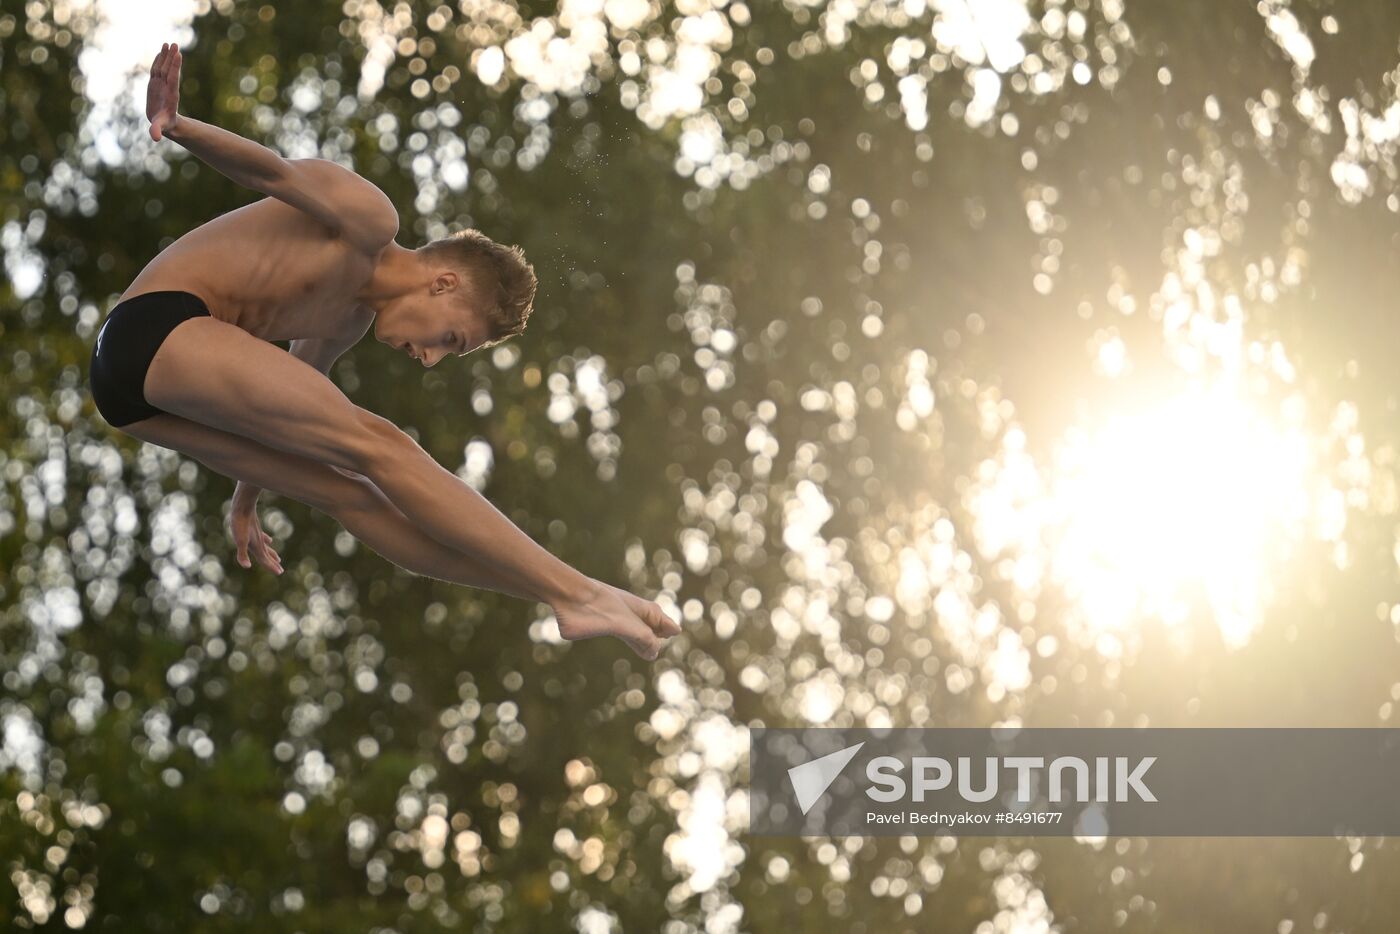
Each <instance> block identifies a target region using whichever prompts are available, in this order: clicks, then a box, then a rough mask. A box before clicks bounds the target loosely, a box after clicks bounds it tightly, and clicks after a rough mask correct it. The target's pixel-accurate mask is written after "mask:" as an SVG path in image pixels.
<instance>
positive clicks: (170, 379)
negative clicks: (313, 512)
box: [90, 44, 680, 659]
mask: <svg viewBox="0 0 1400 934" xmlns="http://www.w3.org/2000/svg"><path fill="white" fill-rule="evenodd" d="M180 65H181V57H180V50H179V49H178V48H176V47H175V46H174V45H173V44H170V45H163V46H162V47H161V51H160V54H159V55H157V56H156V58H155V61H154V63H153V64H152V66H151V77H150V85H149V87H148V90H147V97H146V116H147V119H149V120H150V124H151V127H150V133H151V138H152V139H154V140H156V141H159V140H161V139H163V138H167V137H168V138H169V139H171V140H174V141H175V142H177V143H179V144H180V145H181V146H183V147H185V148H186V149H188V150H189V151H190V152H192V153H194V154H195V155H196V156H198V157H199V158H200V159H202V160H203V161H204V162H207V163H208V164H209V165H210V166H212V167H213V168H215V169H217V170H218V171H219V172H221V173H222V174H224V175H226V176H227V177H228V178H230V179H232V180H233V181H235V182H237V183H239V184H240V185H243V186H245V187H247V188H251V189H253V190H255V191H259V192H261V193H263V194H264V195H267V196H268V197H266V198H264V199H263V200H260V201H258V202H256V203H253V204H250V205H247V206H246V207H242V208H239V209H238V210H236V211H232V212H230V213H228V214H225V215H223V216H221V217H217V218H215V219H214V220H211V221H209V222H208V223H206V224H203V225H202V226H200V227H198V228H196V229H195V230H192V231H190V232H189V233H187V234H185V235H184V236H183V237H181V238H180V239H178V240H176V241H175V242H174V243H172V244H171V245H170V246H169V247H167V248H166V249H165V250H163V251H162V252H161V253H160V254H159V255H158V256H156V257H155V258H154V259H153V260H152V261H151V262H150V264H149V265H147V266H146V267H145V269H143V270H142V271H141V273H140V274H139V275H138V276H137V277H136V279H135V281H133V282H132V283H131V286H130V287H129V288H128V289H127V290H126V291H125V292H124V293H123V294H122V296H121V300H120V301H119V302H118V303H117V305H116V306H115V307H113V309H112V311H111V313H110V314H109V315H108V317H107V320H106V321H105V322H104V323H103V325H102V329H101V330H100V331H99V333H98V336H97V342H96V345H95V347H94V349H93V354H92V364H91V371H90V383H91V389H92V396H93V400H94V402H95V403H96V405H97V408H98V410H99V411H100V412H101V414H102V416H103V417H104V418H105V419H106V420H107V422H108V423H109V424H111V425H112V426H113V427H115V428H120V429H121V430H122V431H124V432H126V433H127V434H129V435H132V436H133V437H136V438H138V439H140V440H142V441H147V442H150V443H152V444H158V445H161V446H163V447H167V448H172V449H174V450H177V451H180V452H182V453H184V454H186V455H188V456H189V457H192V458H194V459H195V460H197V461H199V462H200V463H202V464H204V465H205V466H206V467H209V468H210V469H212V470H215V471H218V472H219V473H222V474H224V475H226V476H228V477H231V478H233V479H234V480H236V481H237V486H236V489H235V493H234V497H233V509H232V526H233V534H234V538H235V541H236V544H237V548H238V560H239V563H240V564H241V565H242V566H243V567H250V566H251V564H250V562H249V555H250V554H251V555H252V557H253V558H254V559H255V560H256V561H257V562H258V563H259V564H260V565H262V566H263V567H265V568H267V569H268V570H270V571H273V572H275V573H278V574H280V573H281V572H282V565H281V559H280V558H279V557H278V555H277V553H276V552H275V551H274V550H273V548H272V539H271V537H270V536H268V535H267V534H266V533H265V532H264V531H263V530H262V528H261V526H260V525H259V523H258V520H257V513H256V509H255V506H256V501H257V497H258V493H259V491H260V489H269V490H272V491H274V492H276V493H280V494H282V495H285V496H289V497H291V498H293V499H296V500H298V501H300V502H303V503H305V504H307V505H308V506H311V507H312V508H314V509H317V510H319V511H321V512H324V513H326V514H328V515H330V516H332V517H333V518H335V519H336V520H337V521H338V522H339V523H340V524H341V525H342V526H344V527H345V529H346V530H347V531H349V532H350V533H351V534H352V535H354V536H355V537H356V538H357V539H359V540H360V541H362V542H364V543H365V544H366V545H368V546H369V547H370V548H372V549H373V550H374V551H376V552H377V553H379V554H380V555H382V556H383V557H384V558H386V559H387V560H389V561H392V562H393V563H395V564H397V565H399V566H400V567H403V568H406V569H407V570H410V571H412V572H414V573H417V574H421V575H425V576H428V577H434V578H438V579H440V580H446V581H452V582H455V583H459V584H465V585H467V586H471V587H483V588H488V589H491V590H497V591H500V592H502V593H506V594H510V595H512V596H516V597H521V598H523V599H527V600H533V601H538V602H543V603H547V604H548V605H549V606H550V607H551V608H552V609H553V610H554V613H555V616H556V618H557V619H558V622H559V632H560V635H561V636H563V638H565V639H569V640H575V639H584V638H589V637H592V636H599V635H612V636H617V637H618V638H620V639H622V640H623V641H624V642H625V643H627V645H628V646H630V647H631V648H632V650H633V651H635V652H636V653H637V654H638V655H640V656H642V657H643V658H646V659H654V658H656V656H657V654H658V653H659V652H660V650H661V644H662V640H663V639H665V638H668V637H670V636H672V635H675V634H676V633H678V632H679V631H680V627H679V625H678V624H677V623H676V622H675V621H674V620H672V619H671V618H670V617H668V616H667V615H666V614H665V613H664V612H663V611H662V610H661V608H660V607H659V606H658V605H657V604H655V603H653V602H651V601H649V600H644V599H642V598H640V597H637V596H635V595H633V594H630V593H628V592H626V591H624V590H621V589H619V588H617V587H613V586H611V585H609V584H606V583H603V582H601V581H598V580H594V579H591V578H589V577H587V576H585V575H584V574H582V573H580V572H579V571H577V570H575V569H574V568H572V567H570V566H568V565H567V564H565V563H564V562H562V561H560V560H559V559H558V558H556V557H554V556H553V555H551V554H550V553H549V552H548V551H546V550H545V549H544V548H542V547H541V546H540V545H538V544H536V543H535V542H534V541H533V540H532V539H531V538H530V537H529V536H528V535H526V534H525V533H524V532H522V531H521V530H520V529H518V528H517V527H516V526H515V525H514V524H512V523H511V522H510V520H508V519H507V518H506V517H505V516H504V515H502V514H501V513H500V512H498V511H497V510H496V509H495V508H494V507H492V506H491V504H490V503H488V502H487V501H486V500H485V499H484V498H483V497H482V496H481V495H480V494H478V493H477V492H476V491H475V490H473V489H472V488H471V487H470V486H468V485H467V484H465V483H463V482H462V481H461V480H460V479H459V478H458V477H457V476H456V475H454V474H453V473H452V472H451V471H449V470H447V469H445V468H444V467H442V466H441V465H440V464H438V463H437V462H436V461H435V460H434V459H433V458H432V457H431V456H430V455H429V454H428V453H427V452H426V451H424V450H423V449H422V448H421V447H420V446H419V445H418V444H417V443H415V442H414V441H413V439H412V438H410V437H409V436H408V435H407V434H405V433H404V432H403V431H402V430H400V429H399V428H398V427H397V426H395V425H394V424H393V423H392V422H390V421H388V420H387V419H385V418H382V417H380V416H378V415H376V414H374V413H372V412H369V411H366V410H365V409H362V408H360V407H358V406H356V405H354V404H353V403H352V402H351V401H350V400H349V399H348V398H346V396H345V395H344V394H343V393H342V392H341V391H340V390H339V389H338V388H337V387H336V386H335V384H334V383H332V382H331V380H330V379H329V378H328V377H327V373H328V371H329V370H330V367H331V364H332V362H334V361H335V360H336V358H337V357H339V356H340V355H341V354H342V353H343V352H344V351H346V350H348V349H349V348H350V347H352V346H354V344H355V343H357V342H358V341H359V340H360V338H361V337H363V336H364V334H365V332H366V331H368V330H369V329H370V327H371V326H372V327H373V328H374V336H375V338H376V339H377V340H379V341H382V342H384V343H385V344H388V345H389V346H390V347H394V348H396V349H399V350H402V351H403V352H405V353H407V354H409V355H410V356H412V357H413V358H414V359H416V360H418V361H420V362H421V363H422V364H423V365H424V366H425V367H430V366H433V365H434V364H436V363H437V362H438V361H439V360H441V359H442V358H443V357H446V356H448V355H454V356H461V355H463V354H466V353H470V352H471V351H473V350H476V349H479V348H482V347H490V346H492V345H493V344H496V343H498V342H500V341H502V340H505V339H507V338H509V337H511V336H513V335H515V334H519V333H520V332H521V331H523V330H524V328H525V323H526V321H527V319H528V318H529V315H530V309H531V307H532V304H533V301H534V293H535V286H536V281H535V275H534V270H533V269H532V268H531V266H530V265H529V264H528V263H527V262H526V261H525V257H524V254H523V253H522V252H521V251H520V249H519V248H518V247H506V246H502V245H501V244H498V243H495V242H494V241H492V240H491V239H490V238H488V237H486V236H485V235H484V234H481V233H480V232H478V231H475V230H465V231H462V232H460V233H457V234H454V235H452V236H450V237H447V238H444V239H441V240H436V241H433V242H432V243H429V244H427V245H425V246H422V247H420V248H418V249H416V250H410V249H406V248H404V247H402V246H399V244H397V243H396V242H394V238H395V236H396V235H397V233H398V226H399V225H398V215H397V212H396V211H395V209H394V206H393V204H392V203H390V201H389V199H388V197H387V196H386V195H385V194H384V193H383V192H382V191H380V190H379V189H378V188H376V187H375V186H374V185H373V184H371V183H370V182H368V181H366V180H365V179H363V178H361V177H360V176H358V175H356V174H355V173H354V172H351V171H349V170H348V169H345V168H343V167H341V166H339V165H337V164H336V163H334V162H330V161H326V160H321V159H293V160H288V159H284V158H282V157H281V156H279V155H278V154H277V153H275V152H273V151H272V150H271V149H268V148H267V147H265V146H262V145H260V144H258V143H255V142H252V141H250V140H246V139H243V138H241V137H239V136H237V135H235V134H233V133H229V132H227V131H225V130H222V129H219V128H217V127H214V126H211V125H209V124H206V123H202V122H200V121H198V120H195V119H192V118H190V117H187V116H183V115H181V114H180V113H179V112H178V103H179V81H180ZM272 341H291V347H290V350H291V352H290V353H288V352H286V351H284V350H282V349H281V348H279V347H277V346H276V345H274V344H273V343H271V342H272Z"/></svg>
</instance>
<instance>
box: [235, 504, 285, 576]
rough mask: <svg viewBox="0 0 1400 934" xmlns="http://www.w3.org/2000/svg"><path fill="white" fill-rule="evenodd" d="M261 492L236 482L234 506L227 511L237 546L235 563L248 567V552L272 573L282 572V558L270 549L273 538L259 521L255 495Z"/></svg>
mask: <svg viewBox="0 0 1400 934" xmlns="http://www.w3.org/2000/svg"><path fill="white" fill-rule="evenodd" d="M261 492H262V491H261V490H259V489H258V488H257V487H255V486H248V485H247V484H244V483H239V484H238V488H237V489H236V490H234V492H233V506H232V508H231V509H230V510H229V525H230V526H232V529H233V543H234V545H236V546H237V547H238V563H239V564H240V565H242V566H243V567H245V568H251V567H252V566H253V565H252V562H250V561H249V560H248V554H249V552H251V553H252V555H253V557H254V558H255V559H257V562H258V564H261V565H262V566H263V567H265V568H267V569H268V570H269V571H271V572H272V573H274V574H281V573H282V558H281V557H280V556H279V555H278V554H277V552H276V550H275V549H273V547H272V536H271V535H268V534H267V533H266V532H264V531H263V529H262V524H261V523H260V522H259V521H258V494H259V493H261Z"/></svg>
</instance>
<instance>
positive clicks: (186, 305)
mask: <svg viewBox="0 0 1400 934" xmlns="http://www.w3.org/2000/svg"><path fill="white" fill-rule="evenodd" d="M208 314H209V309H208V308H207V307H206V306H205V304H204V301H203V300H202V299H201V298H200V297H199V296H198V295H194V294H193V293H190V292H146V293H144V294H142V295H136V296H133V297H131V298H128V299H127V300H126V301H124V302H118V303H117V306H116V307H115V308H113V309H112V311H111V314H109V315H107V320H106V321H104V322H103V323H102V329H101V330H100V331H98V332H97V343H96V344H95V345H94V346H93V348H92V363H91V365H90V366H89V369H88V383H89V385H90V387H91V389H92V401H93V402H95V403H97V411H99V412H101V413H102V417H103V418H105V419H106V420H107V424H109V425H111V426H112V427H113V428H120V427H121V426H122V425H129V424H131V423H132V422H138V421H140V420H141V419H143V418H150V417H151V416H152V415H156V414H159V413H160V411H161V410H160V409H158V408H156V407H155V406H153V405H151V404H150V403H149V402H147V401H146V371H147V370H148V369H150V366H151V360H152V359H154V357H155V355H156V351H157V350H158V349H159V348H160V345H161V342H162V341H164V340H165V338H166V336H167V335H169V334H170V332H171V331H173V330H175V326H176V325H178V324H180V323H181V322H183V321H187V320H189V319H190V318H197V317H199V316H200V315H208Z"/></svg>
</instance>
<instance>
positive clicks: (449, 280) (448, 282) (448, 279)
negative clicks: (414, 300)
mask: <svg viewBox="0 0 1400 934" xmlns="http://www.w3.org/2000/svg"><path fill="white" fill-rule="evenodd" d="M460 284H461V283H460V282H459V281H458V279H457V274H456V273H455V272H450V271H449V272H444V273H440V274H439V275H438V277H437V278H436V279H434V280H433V284H432V293H433V294H434V295H440V294H442V293H443V292H451V291H452V290H453V289H455V288H457V286H459V285H460Z"/></svg>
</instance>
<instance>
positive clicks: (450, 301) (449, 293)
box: [374, 272, 486, 367]
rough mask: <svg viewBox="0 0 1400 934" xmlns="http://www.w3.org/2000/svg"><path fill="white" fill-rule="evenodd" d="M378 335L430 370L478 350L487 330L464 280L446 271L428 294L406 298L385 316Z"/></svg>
mask: <svg viewBox="0 0 1400 934" xmlns="http://www.w3.org/2000/svg"><path fill="white" fill-rule="evenodd" d="M374 336H375V338H376V339H377V340H380V341H382V342H383V343H385V344H388V345H389V346H390V347H393V348H394V349H395V350H402V351H403V352H404V353H406V354H408V355H409V356H410V357H412V358H413V359H415V360H417V361H418V362H420V363H422V364H423V365H424V366H425V367H430V366H434V365H436V364H437V362H438V361H439V360H441V359H442V358H443V357H447V356H461V355H462V354H466V353H470V352H471V351H472V350H475V349H476V348H477V347H478V346H480V345H481V344H483V343H485V340H486V329H485V327H484V325H483V316H482V315H480V314H478V313H477V311H476V309H475V307H474V303H472V302H471V301H470V300H469V299H468V296H467V290H466V289H464V288H462V283H461V280H460V278H459V277H458V276H457V274H456V273H455V272H446V273H443V274H442V275H440V276H438V277H437V278H436V279H434V280H433V283H432V285H431V286H429V288H428V291H427V294H424V295H416V296H412V297H410V298H407V299H404V300H403V301H402V302H401V303H400V304H398V305H397V306H395V307H394V308H393V310H392V312H391V313H390V314H388V315H385V314H383V313H381V314H380V320H379V322H378V324H377V326H376V327H375V334H374Z"/></svg>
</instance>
